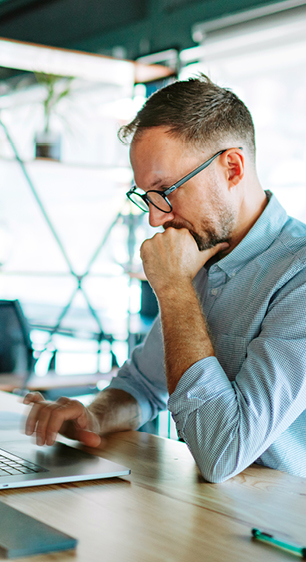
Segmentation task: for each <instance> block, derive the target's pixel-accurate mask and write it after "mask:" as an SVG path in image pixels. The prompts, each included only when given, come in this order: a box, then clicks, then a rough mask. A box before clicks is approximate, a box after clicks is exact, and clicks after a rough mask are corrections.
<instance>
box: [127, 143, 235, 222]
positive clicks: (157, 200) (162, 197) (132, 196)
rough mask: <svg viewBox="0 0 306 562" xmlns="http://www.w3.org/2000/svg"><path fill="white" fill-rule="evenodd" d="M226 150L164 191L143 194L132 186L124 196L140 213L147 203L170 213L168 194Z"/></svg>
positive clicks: (220, 152) (220, 151) (147, 205)
mask: <svg viewBox="0 0 306 562" xmlns="http://www.w3.org/2000/svg"><path fill="white" fill-rule="evenodd" d="M238 148H239V149H240V150H242V147H241V146H239V147H238ZM227 150H230V149H229V148H225V149H224V150H219V152H217V153H216V154H214V155H213V156H211V158H209V159H208V160H206V162H204V163H203V164H201V165H200V166H198V167H197V168H195V169H194V170H193V171H192V172H189V174H187V176H184V177H183V178H182V179H181V180H179V181H177V182H176V183H174V184H173V185H171V187H168V189H165V190H164V191H160V190H159V191H158V190H155V189H150V190H149V191H147V192H146V193H144V192H143V190H141V189H139V188H138V187H137V185H136V184H134V185H133V186H132V187H131V189H130V190H129V191H128V192H127V194H126V196H127V197H128V198H129V200H130V201H132V203H135V205H137V207H139V209H141V210H142V211H145V212H148V211H149V203H151V205H153V206H154V207H156V209H158V210H159V211H162V212H163V213H171V211H172V205H171V203H170V201H169V199H168V195H170V193H173V191H175V190H176V189H177V188H178V187H181V186H182V185H183V184H184V183H186V182H187V181H188V180H190V179H191V178H193V177H194V176H196V175H197V174H199V172H202V170H204V169H205V168H207V167H208V166H209V164H211V163H212V162H213V161H214V160H215V158H217V157H218V156H220V154H223V152H226V151H227Z"/></svg>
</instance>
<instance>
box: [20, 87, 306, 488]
mask: <svg viewBox="0 0 306 562" xmlns="http://www.w3.org/2000/svg"><path fill="white" fill-rule="evenodd" d="M121 136H122V137H123V138H127V137H129V136H132V141H131V151H130V157H131V163H132V167H133V170H134V177H135V186H134V187H133V188H132V189H131V190H130V191H129V193H128V197H129V198H130V199H131V200H132V201H134V202H135V203H136V204H137V205H138V206H140V207H141V208H145V209H146V210H148V211H149V221H150V224H151V225H152V226H161V225H162V226H163V227H164V232H162V233H161V232H159V233H157V234H156V235H155V236H153V238H152V239H150V240H146V241H145V242H144V243H143V245H142V248H141V257H142V260H143V266H144V270H145V273H146V276H147V278H148V280H149V282H150V284H151V286H152V288H153V289H154V291H155V294H156V296H157V299H158V302H159V308H160V316H159V318H158V319H157V320H156V322H155V323H154V325H153V328H152V330H151V332H150V334H149V335H148V337H147V339H146V340H145V342H144V343H143V344H142V345H141V346H139V347H138V348H136V349H135V350H134V353H133V356H132V359H131V361H128V362H127V363H125V365H124V366H123V367H122V368H121V369H120V370H119V373H118V376H117V377H116V378H114V379H113V381H112V383H111V385H110V387H109V388H108V389H106V390H105V391H103V392H102V393H101V394H100V395H99V396H98V397H97V398H96V399H95V401H94V402H93V403H92V405H91V406H89V407H88V408H85V407H83V406H82V405H81V404H79V403H78V402H77V401H71V400H69V399H67V398H61V399H60V400H59V401H58V402H56V403H47V402H44V401H43V399H42V397H41V396H40V395H39V394H37V393H36V394H30V395H28V396H27V397H26V398H25V402H26V403H33V404H34V405H33V407H32V410H31V412H30V414H29V417H28V421H27V426H26V432H27V434H29V435H30V434H32V433H33V432H34V431H35V430H36V435H37V442H38V443H39V444H43V443H47V444H52V443H53V442H54V440H55V438H56V434H57V432H58V431H61V432H62V433H64V434H65V435H67V436H70V437H73V438H75V439H79V440H80V441H82V442H83V443H85V444H86V445H89V446H98V445H99V444H100V443H101V439H102V440H103V436H105V435H106V434H107V433H109V432H112V431H118V430H124V429H137V428H138V427H140V426H141V425H142V424H144V423H145V422H146V421H148V420H150V419H153V418H154V417H155V416H156V415H157V414H158V412H159V411H160V410H162V409H165V408H166V406H167V400H168V396H169V395H170V398H169V402H168V408H169V409H170V411H171V412H172V415H173V417H174V420H175V422H176V426H177V430H178V433H179V436H180V437H181V438H182V439H183V440H184V441H185V442H186V444H187V445H188V447H189V449H190V451H191V453H192V455H193V456H194V458H195V460H196V462H197V464H198V467H199V469H200V470H201V472H202V474H203V476H204V478H206V479H207V480H209V481H211V482H221V481H224V480H226V479H228V478H230V477H231V476H234V475H235V474H238V473H239V472H241V471H242V470H243V469H244V468H246V467H247V466H248V465H250V464H251V463H253V462H257V463H259V464H262V465H265V466H268V467H271V468H277V469H279V470H284V471H287V472H290V473H292V474H297V475H300V476H304V477H306V411H305V408H306V319H305V314H304V310H305V304H304V303H305V302H306V226H305V225H303V224H302V223H300V222H299V221H297V220H294V219H291V218H288V216H287V215H286V212H285V211H284V209H283V208H282V207H281V205H280V204H279V203H278V201H277V200H276V198H275V197H274V196H273V195H272V194H271V193H269V192H267V193H265V192H264V191H263V189H262V188H261V186H260V183H259V181H258V178H257V175H256V169H255V141H254V128H253V122H252V118H251V116H250V113H249V111H248V110H247V108H246V107H245V105H244V104H243V103H242V102H241V100H239V98H237V96H236V95H235V94H233V93H232V92H231V91H229V90H226V89H224V88H220V87H218V86H217V85H215V84H213V83H212V82H211V81H210V80H209V79H208V78H207V77H205V76H201V77H200V78H197V79H191V80H189V81H185V82H183V81H182V82H179V81H178V82H175V83H174V84H171V85H169V86H167V87H166V88H164V89H162V90H159V91H158V92H156V93H155V94H154V95H153V96H151V98H149V99H148V101H147V102H146V104H145V105H144V107H143V108H142V109H141V110H140V112H139V113H138V114H137V116H136V118H135V119H134V120H133V121H132V123H130V124H129V125H128V126H126V127H123V129H122V130H121ZM180 178H182V180H181V181H180ZM136 186H139V187H136ZM140 188H141V189H140ZM168 393H169V394H168Z"/></svg>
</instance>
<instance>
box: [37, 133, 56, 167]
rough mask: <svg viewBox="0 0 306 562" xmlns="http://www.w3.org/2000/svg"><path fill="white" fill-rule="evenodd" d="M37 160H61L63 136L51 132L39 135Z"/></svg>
mask: <svg viewBox="0 0 306 562" xmlns="http://www.w3.org/2000/svg"><path fill="white" fill-rule="evenodd" d="M35 158H49V159H51V160H60V159H61V136H60V134H58V133H52V132H51V131H43V132H41V133H37V134H36V137H35Z"/></svg>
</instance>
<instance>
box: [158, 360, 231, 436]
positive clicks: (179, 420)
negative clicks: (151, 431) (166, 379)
mask: <svg viewBox="0 0 306 562" xmlns="http://www.w3.org/2000/svg"><path fill="white" fill-rule="evenodd" d="M228 392H230V393H231V394H232V393H233V387H232V385H231V383H230V381H229V380H228V378H227V375H226V373H225V371H224V370H223V369H222V367H221V365H220V363H219V361H218V359H217V358H216V357H206V358H205V359H201V360H200V361H197V363H195V364H194V365H192V366H191V367H190V368H189V369H187V371H185V373H184V374H183V376H182V377H181V378H180V380H179V382H178V384H177V386H176V389H175V391H174V392H173V393H172V394H171V396H170V398H169V400H168V409H169V410H170V412H171V413H172V415H173V419H174V421H175V423H176V427H177V430H178V432H179V434H180V436H181V437H183V435H182V434H181V432H182V431H183V429H184V426H185V423H186V420H187V418H188V416H189V415H190V413H192V412H193V411H194V410H196V409H198V408H199V407H201V406H202V405H203V404H204V403H207V402H208V401H211V400H215V399H216V398H217V397H220V395H222V394H223V395H224V393H225V394H227V393H228Z"/></svg>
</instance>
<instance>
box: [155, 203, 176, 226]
mask: <svg viewBox="0 0 306 562" xmlns="http://www.w3.org/2000/svg"><path fill="white" fill-rule="evenodd" d="M173 218H174V215H173V212H172V211H171V213H164V211H160V210H159V209H157V208H156V207H154V205H152V204H151V203H149V224H150V226H162V225H163V224H164V223H165V222H168V221H169V220H173Z"/></svg>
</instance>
